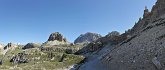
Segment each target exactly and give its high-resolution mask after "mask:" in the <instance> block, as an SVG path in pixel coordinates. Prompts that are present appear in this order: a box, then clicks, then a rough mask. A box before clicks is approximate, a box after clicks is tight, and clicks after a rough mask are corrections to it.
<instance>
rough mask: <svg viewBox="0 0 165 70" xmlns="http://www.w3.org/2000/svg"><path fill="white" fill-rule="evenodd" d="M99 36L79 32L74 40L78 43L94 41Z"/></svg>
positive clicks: (99, 36)
mask: <svg viewBox="0 0 165 70" xmlns="http://www.w3.org/2000/svg"><path fill="white" fill-rule="evenodd" d="M99 38H101V35H100V34H97V33H91V32H88V33H86V34H81V35H80V36H79V37H78V38H77V39H76V40H75V41H74V43H75V44H78V43H90V42H94V41H96V40H97V39H99Z"/></svg>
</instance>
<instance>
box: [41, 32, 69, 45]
mask: <svg viewBox="0 0 165 70" xmlns="http://www.w3.org/2000/svg"><path fill="white" fill-rule="evenodd" d="M67 44H70V43H69V42H68V41H67V40H66V38H64V36H63V35H62V34H61V33H59V32H54V33H52V34H51V35H50V36H49V39H48V41H47V42H45V43H44V44H43V45H42V47H43V46H44V47H45V46H47V47H51V46H55V45H67Z"/></svg>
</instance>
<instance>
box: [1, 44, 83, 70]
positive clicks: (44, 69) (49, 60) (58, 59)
mask: <svg viewBox="0 0 165 70" xmlns="http://www.w3.org/2000/svg"><path fill="white" fill-rule="evenodd" d="M61 48H63V47H61ZM75 48H76V47H75ZM54 49H56V48H54ZM22 52H25V53H26V54H27V56H26V58H27V59H28V63H21V64H13V63H12V62H10V60H11V58H12V57H13V56H14V55H17V54H18V53H22ZM0 59H1V60H2V61H3V64H2V65H0V69H1V70H3V69H7V70H54V69H59V68H66V67H69V66H72V65H74V64H77V63H80V62H81V61H82V60H83V59H84V57H83V56H80V55H74V54H67V53H66V52H54V51H44V52H43V51H41V50H40V49H39V48H32V49H27V50H22V49H21V48H15V49H9V50H8V52H7V53H6V55H0Z"/></svg>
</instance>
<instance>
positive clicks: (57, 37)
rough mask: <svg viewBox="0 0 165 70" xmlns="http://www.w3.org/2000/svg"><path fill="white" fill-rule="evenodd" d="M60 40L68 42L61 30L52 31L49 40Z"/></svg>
mask: <svg viewBox="0 0 165 70" xmlns="http://www.w3.org/2000/svg"><path fill="white" fill-rule="evenodd" d="M55 40H56V41H60V42H66V41H67V40H66V38H64V37H63V35H62V34H60V33H59V32H55V33H52V34H51V35H50V36H49V39H48V41H55Z"/></svg>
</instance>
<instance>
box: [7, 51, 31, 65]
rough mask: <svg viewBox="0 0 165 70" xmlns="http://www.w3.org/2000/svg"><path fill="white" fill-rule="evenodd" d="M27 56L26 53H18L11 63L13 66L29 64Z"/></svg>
mask: <svg viewBox="0 0 165 70" xmlns="http://www.w3.org/2000/svg"><path fill="white" fill-rule="evenodd" d="M26 56H27V54H25V52H23V53H18V54H17V55H15V56H13V57H12V58H11V60H10V62H12V63H13V64H20V63H28V59H27V58H26Z"/></svg>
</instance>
